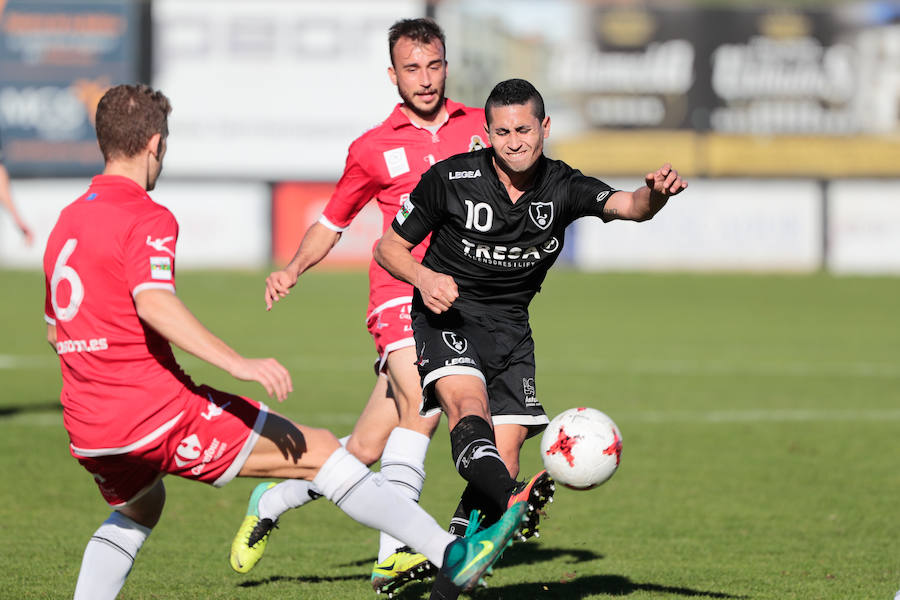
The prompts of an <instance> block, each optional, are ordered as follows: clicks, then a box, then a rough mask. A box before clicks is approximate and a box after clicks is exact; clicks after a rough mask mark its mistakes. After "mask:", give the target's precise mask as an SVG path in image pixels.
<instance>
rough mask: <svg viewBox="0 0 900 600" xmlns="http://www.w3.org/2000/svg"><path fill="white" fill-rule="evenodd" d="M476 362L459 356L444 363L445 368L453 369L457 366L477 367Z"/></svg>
mask: <svg viewBox="0 0 900 600" xmlns="http://www.w3.org/2000/svg"><path fill="white" fill-rule="evenodd" d="M475 364H476V363H475V361H474V360H473V359H471V358H469V357H468V356H457V357H454V358H449V359H447V360H445V361H444V366H445V367H453V366H455V365H475Z"/></svg>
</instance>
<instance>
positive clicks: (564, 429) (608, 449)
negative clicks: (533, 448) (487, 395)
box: [541, 408, 622, 490]
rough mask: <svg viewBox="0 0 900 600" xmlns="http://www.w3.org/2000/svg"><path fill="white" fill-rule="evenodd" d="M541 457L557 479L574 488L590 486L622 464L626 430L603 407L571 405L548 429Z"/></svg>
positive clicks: (588, 487)
mask: <svg viewBox="0 0 900 600" xmlns="http://www.w3.org/2000/svg"><path fill="white" fill-rule="evenodd" d="M541 458H543V459H544V468H545V469H547V473H549V474H550V476H551V477H553V479H555V480H556V481H557V482H559V483H561V484H562V485H564V486H566V487H568V488H572V489H573V490H589V489H591V488H592V487H596V486H598V485H600V484H601V483H603V482H604V481H606V480H607V479H609V478H610V477H612V476H613V474H614V473H615V472H616V469H618V468H619V461H620V460H621V459H622V432H620V431H619V428H618V427H617V426H616V424H615V423H614V422H613V420H612V419H610V418H609V417H608V416H607V415H606V414H605V413H602V412H600V411H599V410H596V409H594V408H570V409H569V410H567V411H564V412H562V413H560V414H559V415H557V416H556V417H555V418H554V419H553V420H552V421H550V424H549V425H547V429H545V430H544V435H543V437H542V438H541Z"/></svg>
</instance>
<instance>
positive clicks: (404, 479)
mask: <svg viewBox="0 0 900 600" xmlns="http://www.w3.org/2000/svg"><path fill="white" fill-rule="evenodd" d="M430 441H431V438H429V437H428V436H427V435H424V434H421V433H419V432H418V431H413V430H412V429H406V428H403V427H395V428H394V430H393V431H392V432H391V435H390V437H388V440H387V444H385V446H384V452H383V453H382V455H381V474H382V475H384V476H385V477H386V478H387V480H388V481H390V482H391V483H393V484H394V485H395V486H397V490H398V491H399V492H400V493H401V494H403V495H404V496H406V497H407V498H409V499H410V500H412V501H413V502H418V501H419V495H420V494H421V493H422V486H423V485H424V484H425V453H426V452H428V443H429V442H430ZM403 545H404V544H403V542H401V541H400V540H398V539H397V538H395V537H394V536H392V535H390V534H387V533H385V532H383V531H382V532H381V539H380V543H379V545H378V562H379V563H381V562H384V561H385V560H387V558H388V557H389V556H390V555H391V554H393V553H394V552H396V551H397V548H400V547H402V546H403Z"/></svg>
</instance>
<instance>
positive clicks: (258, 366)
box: [229, 358, 294, 402]
mask: <svg viewBox="0 0 900 600" xmlns="http://www.w3.org/2000/svg"><path fill="white" fill-rule="evenodd" d="M229 373H230V374H231V376H232V377H234V378H235V379H240V380H241V381H256V382H257V383H259V384H260V385H262V386H263V387H264V388H266V393H267V394H269V398H272V397H275V398H277V399H278V401H279V402H283V401H284V399H285V398H287V396H288V394H289V393H290V392H293V391H294V384H293V383H292V382H291V374H290V373H288V370H287V369H285V368H284V367H283V366H282V365H281V363H279V362H278V361H277V360H275V359H274V358H242V360H240V361H239V362H238V363H237V364H236V365H235V366H234V367H233V368H232V369H231V370H229Z"/></svg>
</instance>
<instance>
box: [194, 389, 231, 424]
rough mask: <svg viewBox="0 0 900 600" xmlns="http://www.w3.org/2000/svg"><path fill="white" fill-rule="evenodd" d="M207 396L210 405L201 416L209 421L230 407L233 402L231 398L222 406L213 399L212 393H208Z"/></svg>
mask: <svg viewBox="0 0 900 600" xmlns="http://www.w3.org/2000/svg"><path fill="white" fill-rule="evenodd" d="M206 397H207V398H209V405H207V407H206V412H204V413H200V416H201V417H203V418H204V419H206V420H207V421H212V420H213V419H215V418H216V417H218V416H219V415H221V414H222V413H223V412H224V411H225V409H226V408H228V405H229V404H231V400H229V401H228V402H226V403H225V404H223V405H222V406H219V405H218V404H216V403H215V402H214V401H213V399H212V394H208V395H207V396H206Z"/></svg>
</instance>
